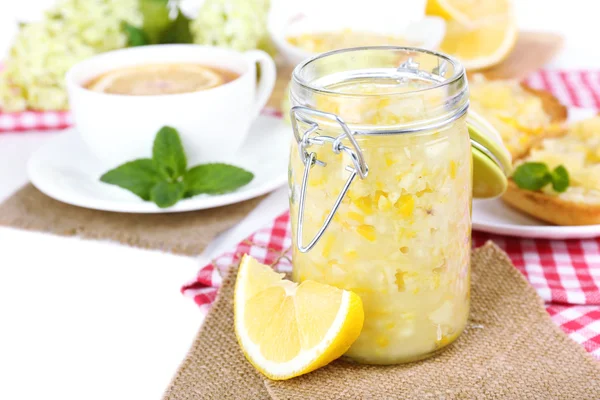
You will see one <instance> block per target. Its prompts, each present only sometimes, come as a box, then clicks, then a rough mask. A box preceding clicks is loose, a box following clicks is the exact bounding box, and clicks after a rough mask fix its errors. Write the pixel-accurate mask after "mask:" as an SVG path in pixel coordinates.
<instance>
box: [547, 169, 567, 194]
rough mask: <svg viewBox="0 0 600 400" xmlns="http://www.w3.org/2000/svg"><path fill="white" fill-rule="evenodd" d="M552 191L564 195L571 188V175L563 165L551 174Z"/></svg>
mask: <svg viewBox="0 0 600 400" xmlns="http://www.w3.org/2000/svg"><path fill="white" fill-rule="evenodd" d="M551 176H552V189H554V191H556V192H558V193H562V192H564V191H565V190H567V188H568V187H569V183H570V182H569V173H568V172H567V169H566V168H565V167H564V166H563V165H559V166H558V167H556V168H554V170H553V171H552V172H551Z"/></svg>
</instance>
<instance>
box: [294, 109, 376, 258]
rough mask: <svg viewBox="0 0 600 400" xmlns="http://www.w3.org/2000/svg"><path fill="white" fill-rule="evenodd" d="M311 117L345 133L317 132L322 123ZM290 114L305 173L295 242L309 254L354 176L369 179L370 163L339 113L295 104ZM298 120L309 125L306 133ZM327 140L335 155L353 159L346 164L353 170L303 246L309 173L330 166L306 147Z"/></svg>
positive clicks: (348, 169)
mask: <svg viewBox="0 0 600 400" xmlns="http://www.w3.org/2000/svg"><path fill="white" fill-rule="evenodd" d="M311 116H312V117H317V118H322V119H323V118H324V119H326V120H330V121H332V122H334V123H336V124H338V125H339V126H341V128H342V131H343V132H342V134H341V135H339V136H337V137H335V138H334V137H331V136H325V135H320V134H319V133H318V132H317V130H318V129H319V124H318V123H317V122H315V121H314V119H311V118H309V117H311ZM290 117H291V118H290V119H291V122H292V128H293V131H294V138H295V139H296V142H298V151H299V152H300V159H301V160H302V162H303V163H304V174H303V176H302V187H301V188H300V200H299V204H298V220H297V221H296V244H297V246H298V249H299V250H300V252H302V253H306V252H308V251H309V250H310V249H312V248H313V247H314V246H315V245H316V244H317V242H318V241H319V239H320V238H321V236H323V233H324V232H325V229H327V227H328V226H329V223H330V222H331V220H332V219H333V216H334V215H335V212H336V211H337V209H338V208H339V206H340V204H341V203H342V200H343V199H344V196H345V195H346V193H347V192H348V189H349V188H350V185H351V184H352V182H353V181H354V178H356V176H357V175H358V176H359V178H360V179H364V178H366V177H367V174H368V173H369V168H368V167H367V164H366V163H365V160H364V158H363V154H362V150H361V148H360V146H359V145H358V143H357V142H356V139H355V138H354V133H353V132H352V131H351V130H350V128H349V127H348V125H346V123H345V122H344V121H343V120H342V119H341V118H340V117H339V116H337V115H335V114H331V113H327V112H323V111H318V110H313V109H312V108H308V107H304V106H294V107H292V109H291V110H290ZM298 121H300V122H302V123H305V124H307V125H308V129H307V130H306V131H304V132H303V133H301V132H300V129H299V127H298ZM343 139H348V141H349V142H350V145H351V146H350V147H348V146H346V145H344V144H343V143H342V140H343ZM325 143H331V147H332V150H333V152H334V153H335V154H340V153H342V152H344V153H346V154H347V155H348V156H349V157H350V160H352V165H348V166H346V171H348V172H350V176H348V179H347V180H346V183H345V184H344V187H343V188H342V190H341V191H340V194H339V195H338V197H337V199H336V200H335V202H334V204H333V207H332V208H331V211H329V214H328V215H327V218H325V221H324V222H323V225H322V226H321V228H320V229H319V230H318V231H317V233H316V235H315V236H314V237H313V239H312V240H311V241H310V242H309V243H308V244H307V245H306V246H304V245H303V243H302V242H303V239H302V229H303V222H304V206H305V202H306V190H307V189H306V188H307V183H308V176H309V173H310V170H311V168H312V167H313V166H314V165H315V164H316V165H319V166H320V167H325V166H326V165H327V163H325V162H323V161H321V160H319V159H317V155H316V153H314V152H310V153H309V152H308V150H307V149H308V148H309V147H311V146H313V145H323V144H325Z"/></svg>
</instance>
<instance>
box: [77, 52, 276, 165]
mask: <svg viewBox="0 0 600 400" xmlns="http://www.w3.org/2000/svg"><path fill="white" fill-rule="evenodd" d="M257 62H258V63H259V65H260V72H261V76H260V82H258V84H257V78H256V63H257ZM167 63H168V64H171V63H196V64H202V65H206V66H213V67H218V68H224V69H228V70H231V71H233V72H236V73H238V74H240V76H239V77H238V78H237V79H235V80H233V81H231V82H228V83H225V84H223V85H220V86H217V87H214V88H211V89H207V90H203V91H197V92H190V93H182V94H168V95H153V96H131V95H118V94H108V93H102V92H95V91H91V90H88V89H86V88H85V87H84V85H85V84H86V83H88V82H89V81H90V80H92V79H93V78H95V77H98V76H99V75H101V74H103V73H106V72H108V71H111V70H115V69H119V68H123V67H128V66H135V65H145V64H167ZM275 78H276V70H275V63H274V62H273V60H272V59H271V57H269V55H268V54H267V53H265V52H263V51H259V50H253V51H248V52H245V53H241V52H238V51H234V50H229V49H223V48H218V47H211V46H200V45H186V44H174V45H157V46H144V47H135V48H129V49H123V50H117V51H112V52H108V53H104V54H100V55H98V56H95V57H91V58H89V59H87V60H84V61H82V62H80V63H78V64H77V65H75V66H74V67H73V68H71V69H70V70H69V72H68V73H67V75H66V81H67V90H68V93H69V103H70V107H71V111H72V115H73V118H74V121H75V126H76V129H77V130H78V132H79V134H80V135H81V137H82V138H83V140H84V142H85V143H86V144H87V146H88V147H89V149H90V150H91V152H92V153H93V154H95V155H96V156H97V157H98V158H99V159H100V160H101V161H102V162H104V163H105V164H106V166H107V167H115V166H117V165H119V164H122V163H124V162H127V161H131V160H134V159H137V158H144V157H151V155H152V144H153V141H154V137H155V135H156V132H157V131H158V130H159V129H160V128H161V127H163V126H165V125H168V126H172V127H174V128H176V129H177V130H178V131H179V134H180V135H181V139H182V141H183V146H184V148H185V151H186V154H187V157H188V163H189V165H194V164H198V163H201V162H207V161H219V160H221V161H223V160H225V159H227V158H231V156H232V155H234V154H235V152H236V150H238V149H239V148H240V146H241V145H242V143H243V142H244V139H245V138H246V135H247V133H248V130H249V128H250V124H251V123H252V121H253V120H254V119H255V118H256V117H257V115H258V114H259V113H260V111H261V110H262V108H263V107H264V105H265V104H266V102H267V100H268V99H269V96H270V94H271V92H272V90H273V86H274V84H275Z"/></svg>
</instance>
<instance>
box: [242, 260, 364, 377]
mask: <svg viewBox="0 0 600 400" xmlns="http://www.w3.org/2000/svg"><path fill="white" fill-rule="evenodd" d="M283 278H284V274H281V273H277V272H275V271H273V270H272V269H271V268H270V267H268V266H266V265H263V264H260V263H259V262H258V261H256V260H255V259H254V258H252V257H250V256H248V255H245V256H244V257H243V258H242V261H241V263H240V267H239V272H238V277H237V281H236V285H235V295H234V314H235V332H236V335H237V339H238V342H239V344H240V346H241V348H242V351H243V352H244V354H245V356H246V358H247V359H248V361H250V363H251V364H252V365H254V367H255V368H256V369H257V370H259V371H260V372H261V373H263V374H264V375H265V376H267V377H268V378H270V379H275V380H282V379H289V378H293V377H295V376H299V375H302V374H306V373H308V372H311V371H314V370H315V369H317V368H320V367H322V366H324V365H326V364H329V363H330V362H331V361H333V360H335V359H336V358H338V357H340V356H341V355H342V354H344V353H345V352H346V351H347V350H348V349H349V348H350V346H351V345H352V343H354V341H355V340H356V339H357V338H358V335H359V334H360V331H361V329H362V326H363V321H364V311H363V306H362V301H361V300H360V297H358V295H356V294H355V293H352V292H349V291H346V290H341V289H338V288H335V287H333V286H329V285H324V284H321V283H318V282H314V281H310V280H307V281H304V282H302V283H301V284H296V283H294V282H291V281H288V280H286V279H283Z"/></svg>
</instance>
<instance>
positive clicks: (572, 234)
mask: <svg viewBox="0 0 600 400" xmlns="http://www.w3.org/2000/svg"><path fill="white" fill-rule="evenodd" d="M596 112H597V111H596V110H593V109H584V108H569V122H573V121H578V120H581V119H584V118H588V117H591V116H594V115H595V114H596ZM473 229H474V230H478V231H483V232H489V233H496V234H500V235H510V236H519V237H526V238H540V239H585V238H591V237H596V236H600V225H584V226H556V225H550V224H548V223H546V222H544V221H540V220H538V219H536V218H533V217H530V216H528V215H527V214H524V213H521V212H519V211H517V210H514V209H512V208H511V207H509V206H507V205H506V204H505V203H504V202H503V201H502V200H500V199H491V200H474V201H473Z"/></svg>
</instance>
